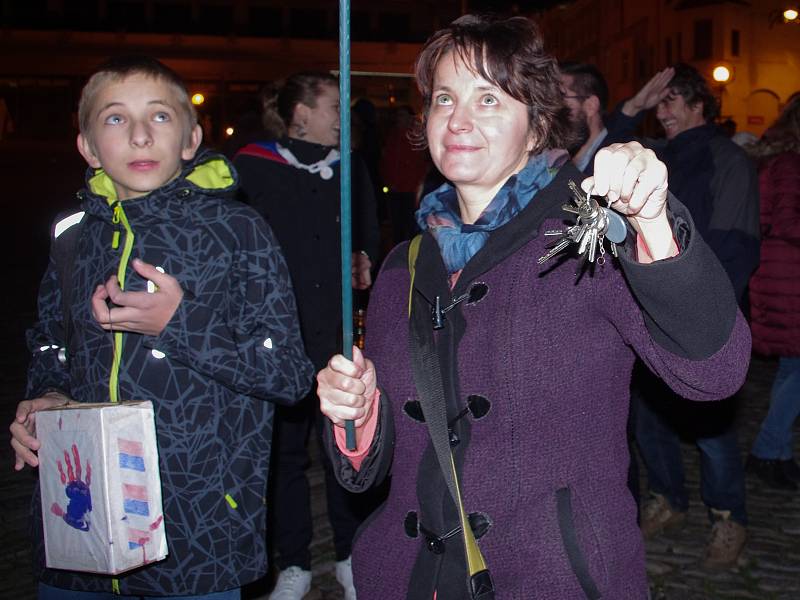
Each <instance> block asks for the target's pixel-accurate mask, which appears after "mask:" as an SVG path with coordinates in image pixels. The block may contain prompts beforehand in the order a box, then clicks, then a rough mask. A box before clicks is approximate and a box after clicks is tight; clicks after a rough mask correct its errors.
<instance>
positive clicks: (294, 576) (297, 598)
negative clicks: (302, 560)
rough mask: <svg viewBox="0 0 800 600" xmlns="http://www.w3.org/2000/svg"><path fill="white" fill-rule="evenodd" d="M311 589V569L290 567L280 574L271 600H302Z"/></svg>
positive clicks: (270, 597)
mask: <svg viewBox="0 0 800 600" xmlns="http://www.w3.org/2000/svg"><path fill="white" fill-rule="evenodd" d="M310 591H311V571H306V570H305V569H301V568H300V567H289V568H288V569H284V570H283V571H281V572H280V574H279V575H278V581H276V582H275V589H273V590H272V593H271V594H270V595H269V600H301V599H302V598H303V596H305V595H306V594H307V593H308V592H310Z"/></svg>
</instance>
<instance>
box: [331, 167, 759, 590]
mask: <svg viewBox="0 0 800 600" xmlns="http://www.w3.org/2000/svg"><path fill="white" fill-rule="evenodd" d="M570 178H571V179H574V180H576V181H577V180H579V179H580V178H581V175H580V173H579V172H578V171H577V169H576V168H575V167H574V166H573V165H571V164H568V165H565V166H563V167H562V168H561V170H560V171H559V173H558V175H557V176H556V178H555V179H554V180H553V182H552V183H551V184H550V185H549V186H548V187H546V188H544V189H543V190H541V191H540V192H539V193H538V194H537V196H536V197H535V198H534V199H533V200H532V201H531V202H530V203H529V204H528V206H527V207H526V208H524V209H523V210H522V211H521V212H520V213H519V214H518V215H516V216H515V217H514V218H513V219H512V220H511V221H509V222H508V223H507V224H506V225H504V226H503V227H500V228H499V229H497V230H495V231H493V232H492V233H491V234H490V236H489V238H488V240H487V242H486V245H485V246H484V247H483V248H481V250H479V251H478V253H477V254H475V256H473V257H472V259H470V261H469V262H468V263H467V265H466V266H465V267H464V270H463V271H462V273H461V275H460V276H459V278H458V281H457V283H456V285H455V288H454V289H452V290H451V289H450V288H449V286H448V278H447V273H446V271H445V267H444V264H443V262H442V259H441V255H440V253H439V248H438V245H437V243H436V241H435V240H434V239H433V237H432V236H431V235H430V234H428V233H426V234H424V235H423V238H422V242H421V245H420V249H419V257H418V259H417V261H416V274H415V278H414V293H413V295H412V301H413V316H412V322H413V324H414V327H417V326H420V327H430V326H431V322H430V304H429V303H428V301H429V300H432V299H434V298H435V297H436V296H437V295H438V296H440V297H441V299H442V300H441V304H442V306H448V305H449V304H450V303H451V302H452V301H453V299H455V298H458V297H460V296H461V295H463V294H465V293H466V292H467V291H468V290H470V289H471V288H472V286H473V285H475V284H479V283H482V284H484V285H485V286H486V293H485V295H483V296H482V297H480V296H479V295H477V294H476V300H475V301H472V300H467V301H465V302H460V303H458V304H456V306H455V307H454V308H453V309H452V310H450V311H449V312H447V315H446V319H445V325H444V328H443V329H441V330H439V331H436V332H435V334H436V337H435V344H434V345H435V353H436V356H437V357H438V360H439V363H440V364H441V367H442V369H441V373H442V380H443V384H444V387H445V400H444V401H445V403H446V411H447V415H448V422H449V427H450V429H451V437H450V440H451V446H452V451H453V454H454V458H455V464H456V467H457V469H458V472H459V480H460V488H461V492H462V496H463V500H464V508H465V510H466V512H468V513H470V520H471V521H472V522H473V529H474V530H475V534H476V537H478V538H479V539H478V544H479V546H480V548H481V551H482V553H483V555H484V557H485V559H486V562H487V564H488V567H489V569H490V571H491V573H492V575H493V577H494V583H495V589H496V598H497V599H498V600H510V599H514V600H529V599H531V598H536V599H537V600H578V599H580V598H587V597H589V598H607V599H613V600H643V599H644V598H646V597H647V578H646V574H645V561H644V544H643V542H642V535H641V532H640V531H639V528H638V526H637V524H636V506H635V504H634V501H633V499H632V497H631V494H630V492H629V491H628V489H627V486H626V480H627V471H628V459H629V453H628V445H627V439H626V434H625V429H626V422H627V416H628V405H629V386H630V379H631V369H632V367H633V364H634V359H635V357H636V356H637V355H638V356H639V357H641V359H642V360H644V361H645V363H646V364H647V365H648V367H649V368H650V369H651V370H652V371H653V372H655V373H657V374H658V376H660V377H661V378H663V379H664V380H665V381H667V382H668V383H669V385H670V386H671V387H672V388H673V389H674V390H675V391H676V392H678V393H680V394H681V395H683V396H685V397H687V398H691V399H694V400H714V399H719V398H725V397H727V396H730V395H731V394H732V393H733V392H735V391H736V389H738V387H739V386H740V385H741V383H742V381H743V380H744V377H745V374H746V372H747V365H748V359H749V353H750V335H749V331H748V328H747V324H746V322H745V321H744V318H743V317H742V315H741V313H740V312H739V311H738V310H737V307H736V302H735V299H734V294H733V290H732V288H731V284H730V282H729V281H728V278H727V277H726V275H725V271H724V270H723V268H722V266H721V265H720V263H719V262H718V261H717V259H716V258H715V257H714V255H713V253H712V252H711V250H710V249H709V247H708V246H707V245H706V244H705V242H704V241H703V240H702V238H701V237H700V236H699V235H698V234H697V231H696V229H695V228H694V226H693V225H692V220H691V217H690V216H689V214H688V212H687V210H686V208H685V207H683V206H682V205H680V204H679V203H678V202H675V201H674V199H671V208H672V214H671V218H672V223H673V230H674V231H675V235H676V239H677V241H678V244H679V246H680V248H681V253H680V255H678V256H677V257H674V258H670V259H666V260H663V261H658V262H656V263H653V264H639V263H637V262H636V261H635V257H634V253H635V251H634V250H633V246H634V241H633V239H632V236H631V237H629V239H628V241H627V243H626V244H625V246H624V247H622V248H621V250H620V259H619V261H617V260H612V259H611V255H610V253H607V254H606V255H605V261H606V262H605V265H604V266H600V265H596V266H595V267H594V273H593V274H589V273H586V274H584V275H583V277H581V278H580V279H578V280H576V277H575V268H576V263H577V259H576V258H575V256H574V253H573V254H570V253H564V254H563V255H562V256H561V257H560V258H554V259H552V260H551V261H549V262H547V263H545V264H543V265H539V264H538V263H537V259H538V257H540V256H542V255H543V254H544V253H545V252H546V246H547V245H548V244H549V243H550V239H551V238H547V237H545V236H543V235H541V232H542V231H545V230H548V229H556V228H559V227H563V222H564V220H565V215H566V213H565V212H563V211H562V210H561V205H562V204H564V203H565V201H566V200H567V199H568V198H569V191H568V188H567V182H568V180H569V179H570ZM407 254H408V245H407V244H402V245H400V246H399V247H398V248H396V249H395V250H394V251H393V252H392V253H390V254H389V256H388V257H387V258H386V260H385V262H384V264H383V268H382V271H381V274H380V275H379V277H378V279H377V282H376V284H375V289H374V290H373V293H372V297H371V299H370V304H369V314H368V318H367V332H368V333H367V340H366V342H367V346H366V354H367V356H368V357H370V358H371V359H372V360H373V361H374V362H375V368H376V370H377V381H378V385H379V386H380V389H381V392H382V395H381V408H380V410H381V413H380V416H381V421H380V425H379V433H378V437H377V438H376V441H375V443H374V446H373V448H372V449H371V451H370V454H369V455H368V456H367V458H366V459H365V461H364V463H362V465H361V468H360V470H359V471H358V472H355V471H354V470H353V469H352V467H351V466H350V463H349V461H347V459H345V458H343V457H342V456H341V455H340V454H339V453H338V451H337V449H336V448H335V446H333V445H332V444H330V443H329V444H328V448H329V451H330V452H331V454H332V458H333V459H334V464H335V465H336V466H337V476H338V477H339V479H340V481H341V482H342V483H343V484H344V485H346V486H347V487H348V488H349V489H351V490H353V491H359V490H362V489H364V488H366V487H368V486H370V485H372V484H374V483H375V482H376V481H378V480H380V478H381V477H382V476H383V474H384V473H386V472H387V471H388V470H391V476H392V487H391V493H390V495H389V498H388V500H387V502H386V503H385V504H384V505H383V507H382V508H379V509H378V510H377V511H376V512H375V513H373V514H372V515H371V516H370V517H369V518H368V520H367V522H365V524H364V525H363V526H362V528H361V529H360V530H359V533H358V534H357V536H356V539H355V540H354V543H353V574H354V577H355V582H356V589H357V590H358V597H359V600H383V599H388V598H392V599H399V598H408V599H413V600H431V598H433V597H434V590H436V592H437V596H436V597H437V598H438V599H439V600H466V599H467V598H468V597H469V596H468V594H467V583H466V581H467V576H466V567H465V560H464V545H463V541H462V538H461V536H460V534H459V533H458V530H457V527H458V518H457V516H456V515H457V513H456V512H455V509H454V503H453V500H452V499H451V497H450V495H449V493H448V488H447V487H446V485H445V483H444V478H443V476H442V472H441V469H440V467H439V464H438V462H437V458H436V454H435V452H434V451H433V447H432V445H431V441H430V436H429V434H428V428H427V426H426V424H425V416H424V412H422V411H421V410H420V403H419V396H418V391H417V389H416V386H415V385H414V377H412V366H411V359H410V354H409V321H408V303H409V285H410V276H409V268H408V262H407ZM328 438H329V441H330V436H328ZM451 532H455V533H454V534H453V535H449V536H448V534H449V533H451ZM437 537H438V538H440V539H439V540H437V539H436V538H437ZM442 538H444V539H442Z"/></svg>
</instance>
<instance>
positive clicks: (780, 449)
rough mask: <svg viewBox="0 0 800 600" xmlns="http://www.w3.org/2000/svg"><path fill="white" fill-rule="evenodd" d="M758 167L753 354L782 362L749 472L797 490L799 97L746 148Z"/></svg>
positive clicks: (799, 399)
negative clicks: (758, 243)
mask: <svg viewBox="0 0 800 600" xmlns="http://www.w3.org/2000/svg"><path fill="white" fill-rule="evenodd" d="M747 150H748V151H749V152H750V154H751V155H753V156H755V157H756V158H758V160H759V182H760V189H761V263H760V264H759V266H758V269H757V270H756V272H755V273H754V274H753V277H752V278H751V279H750V317H751V323H750V326H751V330H752V333H753V349H754V350H755V351H756V352H758V353H760V354H764V355H767V356H777V357H778V372H777V374H776V375H775V380H774V382H773V384H772V395H771V399H770V406H769V412H768V413H767V416H766V418H765V419H764V422H763V423H762V424H761V429H760V430H759V432H758V436H757V437H756V439H755V442H754V443H753V447H752V449H751V450H750V456H748V459H747V468H748V470H750V471H752V472H754V473H755V474H756V475H758V477H759V478H760V479H761V480H762V481H764V482H765V483H766V484H767V485H769V486H771V487H775V488H779V489H788V490H796V489H797V484H798V482H800V468H798V466H797V462H796V461H795V458H794V453H793V435H792V427H793V425H794V423H795V421H796V420H797V416H798V415H800V97H795V98H794V99H792V100H791V101H790V102H789V103H788V104H787V105H786V107H785V108H784V109H783V111H782V113H781V115H780V116H779V117H778V120H777V121H776V122H775V124H774V125H773V126H772V127H771V128H770V129H768V130H767V132H766V133H765V134H764V137H763V138H762V139H761V140H760V141H759V142H757V143H756V144H754V145H753V146H751V147H749V148H747Z"/></svg>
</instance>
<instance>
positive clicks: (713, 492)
mask: <svg viewBox="0 0 800 600" xmlns="http://www.w3.org/2000/svg"><path fill="white" fill-rule="evenodd" d="M673 70H674V75H673V76H672V78H670V79H669V80H668V81H667V82H665V83H664V88H663V90H657V89H655V90H653V93H652V94H651V95H650V100H649V101H648V102H646V103H645V104H644V105H643V106H642V107H641V108H642V110H646V109H651V108H655V109H656V117H657V118H658V121H659V122H660V124H661V126H662V127H663V128H664V133H665V136H666V139H665V140H646V141H645V144H646V145H649V146H651V147H652V148H653V149H654V150H655V152H656V154H657V155H658V157H659V158H660V159H661V160H663V161H664V163H665V164H666V166H667V171H668V173H669V183H670V189H671V190H672V191H673V192H674V193H675V195H676V196H678V198H680V199H681V202H683V203H684V204H685V205H686V207H687V208H688V210H689V212H690V213H691V214H692V218H693V220H694V222H695V225H696V226H697V230H698V231H699V232H700V234H701V235H702V236H703V238H704V239H705V240H706V242H707V243H708V245H709V246H710V247H711V249H712V250H713V251H714V253H715V254H716V255H717V258H718V259H719V261H720V262H721V263H722V266H723V267H724V269H725V272H726V273H727V275H728V278H729V279H730V281H731V283H732V285H733V289H734V293H735V294H736V299H737V302H739V304H740V306H744V305H745V304H746V302H745V299H746V289H747V282H748V280H749V279H750V275H751V274H752V272H753V271H754V270H755V268H756V267H757V266H758V252H759V241H758V239H759V231H758V179H757V177H756V173H755V168H754V165H753V162H752V161H751V160H750V158H749V157H748V156H747V155H746V154H745V152H744V151H743V150H742V149H741V148H739V147H738V146H737V145H736V144H734V143H733V142H731V141H730V139H728V138H727V137H725V136H724V135H722V134H721V133H720V130H719V128H718V127H717V126H716V125H715V124H714V120H715V119H716V117H717V115H718V114H719V105H718V102H717V99H716V98H715V97H714V95H713V94H712V92H711V90H710V88H709V86H708V83H707V82H706V80H705V79H704V78H703V76H702V75H701V74H700V73H699V72H698V71H697V70H696V69H695V68H694V67H691V66H689V65H685V64H678V65H675V66H674V67H673ZM659 92H661V93H659ZM658 98H660V100H658ZM623 118H627V117H623ZM639 375H640V376H639ZM635 387H636V389H637V392H636V395H638V396H640V397H641V398H640V401H639V402H638V403H637V407H636V413H637V427H636V439H637V442H638V445H639V450H640V453H641V456H642V459H643V461H644V464H645V467H646V470H647V476H648V477H647V478H648V485H649V488H650V498H649V500H648V501H647V502H646V503H645V505H644V507H643V508H642V515H641V526H642V532H643V533H644V535H645V536H646V537H652V536H654V535H657V534H658V533H660V532H661V531H663V530H664V529H666V528H669V527H676V526H679V525H681V524H683V523H684V522H685V520H686V513H687V510H688V507H689V497H688V493H687V491H686V486H685V482H684V471H683V459H682V456H681V448H680V439H679V435H680V434H686V435H690V436H691V437H692V438H693V439H694V440H695V442H696V444H697V446H698V448H699V450H700V457H701V485H700V494H701V497H702V499H703V502H704V503H705V505H706V506H707V507H708V514H709V519H710V520H711V536H710V538H709V541H708V544H707V546H706V551H705V554H704V558H703V565H704V566H706V567H710V568H727V567H731V566H733V565H735V564H736V561H737V560H738V558H739V555H740V554H741V552H742V549H743V548H744V545H745V542H746V539H747V531H746V525H747V509H746V505H745V480H744V467H743V465H742V460H741V455H740V453H739V446H738V443H737V437H736V429H735V427H734V417H735V410H736V402H735V400H734V399H731V400H729V401H727V402H724V403H719V404H717V405H697V404H696V403H693V402H687V401H682V400H681V399H679V398H677V397H676V395H675V394H674V393H673V392H672V391H671V390H669V389H668V388H667V387H666V386H664V385H663V384H662V383H661V382H660V381H658V380H657V379H656V378H654V377H652V376H650V375H649V373H647V372H646V371H645V370H644V369H641V370H640V372H639V373H637V378H636V382H635Z"/></svg>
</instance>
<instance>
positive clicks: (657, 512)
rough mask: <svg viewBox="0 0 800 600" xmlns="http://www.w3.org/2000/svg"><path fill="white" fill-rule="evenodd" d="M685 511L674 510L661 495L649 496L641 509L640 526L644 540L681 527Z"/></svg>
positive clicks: (684, 519)
mask: <svg viewBox="0 0 800 600" xmlns="http://www.w3.org/2000/svg"><path fill="white" fill-rule="evenodd" d="M685 521H686V511H681V510H675V509H674V508H672V506H670V504H669V502H668V501H667V499H666V498H665V497H664V496H662V495H661V494H650V499H649V500H648V501H647V503H646V504H645V505H644V507H643V508H642V523H641V525H640V527H641V529H642V534H643V535H644V537H645V538H651V537H653V536H654V535H657V534H659V533H661V532H662V531H664V530H665V529H670V528H672V527H678V526H679V525H683V523H684V522H685Z"/></svg>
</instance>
